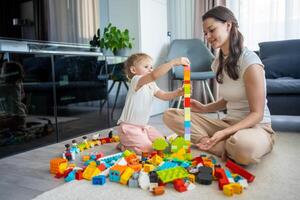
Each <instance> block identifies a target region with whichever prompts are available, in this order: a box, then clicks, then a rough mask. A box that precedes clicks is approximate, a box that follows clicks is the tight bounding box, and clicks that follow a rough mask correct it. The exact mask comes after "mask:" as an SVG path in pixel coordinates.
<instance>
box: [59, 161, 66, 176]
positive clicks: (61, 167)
mask: <svg viewBox="0 0 300 200" xmlns="http://www.w3.org/2000/svg"><path fill="white" fill-rule="evenodd" d="M67 167H68V163H67V162H65V163H61V164H60V165H59V167H58V172H59V173H60V174H63V173H64V172H65V171H66V169H67Z"/></svg>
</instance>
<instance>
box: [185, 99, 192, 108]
mask: <svg viewBox="0 0 300 200" xmlns="http://www.w3.org/2000/svg"><path fill="white" fill-rule="evenodd" d="M184 107H191V98H189V97H185V98H184Z"/></svg>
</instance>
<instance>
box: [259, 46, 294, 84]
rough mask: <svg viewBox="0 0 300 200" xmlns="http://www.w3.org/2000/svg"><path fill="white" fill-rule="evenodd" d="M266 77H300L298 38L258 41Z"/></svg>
mask: <svg viewBox="0 0 300 200" xmlns="http://www.w3.org/2000/svg"><path fill="white" fill-rule="evenodd" d="M259 47H260V52H259V56H260V59H261V61H262V63H263V64H264V65H265V71H266V78H273V79H275V78H280V77H293V78H300V40H285V41H274V42H262V43H259Z"/></svg>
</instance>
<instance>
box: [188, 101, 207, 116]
mask: <svg viewBox="0 0 300 200" xmlns="http://www.w3.org/2000/svg"><path fill="white" fill-rule="evenodd" d="M191 111H192V112H199V113H204V112H206V106H205V105H203V104H202V103H200V102H199V101H197V100H195V99H191Z"/></svg>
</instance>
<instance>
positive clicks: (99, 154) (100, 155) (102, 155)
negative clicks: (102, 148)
mask: <svg viewBox="0 0 300 200" xmlns="http://www.w3.org/2000/svg"><path fill="white" fill-rule="evenodd" d="M102 157H104V154H103V153H98V154H96V160H98V159H99V158H102Z"/></svg>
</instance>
